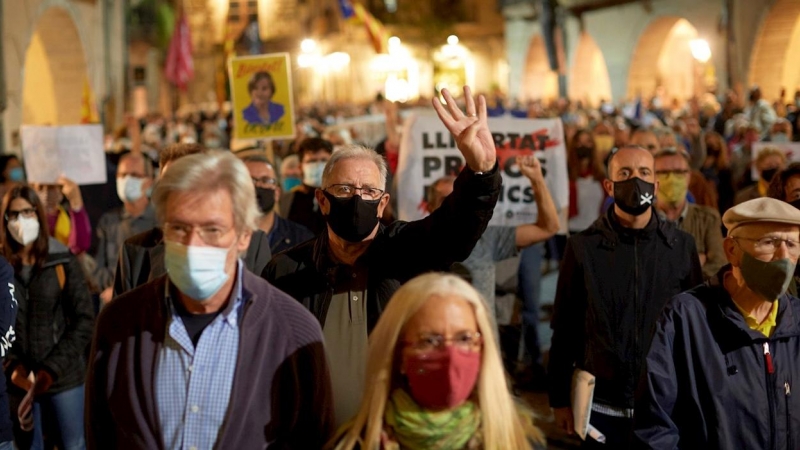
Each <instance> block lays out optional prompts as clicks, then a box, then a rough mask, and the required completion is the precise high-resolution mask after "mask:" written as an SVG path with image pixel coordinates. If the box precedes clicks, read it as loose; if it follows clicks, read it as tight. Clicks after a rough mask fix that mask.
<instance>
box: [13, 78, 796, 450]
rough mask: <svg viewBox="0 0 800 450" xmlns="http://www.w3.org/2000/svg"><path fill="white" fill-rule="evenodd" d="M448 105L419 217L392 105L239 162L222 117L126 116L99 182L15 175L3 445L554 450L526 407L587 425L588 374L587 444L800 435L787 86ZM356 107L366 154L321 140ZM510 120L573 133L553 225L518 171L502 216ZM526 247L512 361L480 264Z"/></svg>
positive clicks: (671, 444) (539, 184)
mask: <svg viewBox="0 0 800 450" xmlns="http://www.w3.org/2000/svg"><path fill="white" fill-rule="evenodd" d="M441 94H442V97H443V99H444V102H440V101H438V100H434V101H433V102H432V105H433V108H434V109H435V111H436V113H437V115H438V117H439V119H440V120H441V121H442V123H443V124H444V125H445V127H446V128H447V129H448V130H449V132H450V133H451V134H452V135H453V138H454V140H455V143H456V146H457V148H458V150H459V151H460V153H461V155H462V157H463V159H464V162H465V166H464V168H463V169H462V170H461V172H460V173H459V174H458V176H456V177H443V178H441V179H438V180H436V181H435V182H434V183H432V185H431V186H429V187H428V189H427V201H426V203H425V204H426V207H427V211H428V213H429V214H428V215H427V217H425V218H424V219H421V220H417V221H411V222H405V221H398V220H394V212H393V211H395V210H396V205H395V204H394V202H395V195H394V194H395V193H396V192H397V191H398V189H402V186H398V185H397V183H395V182H394V181H393V176H394V174H395V172H396V170H397V160H398V153H399V147H400V145H399V143H400V140H401V139H402V136H401V132H400V131H399V130H400V129H401V127H400V124H401V123H402V120H403V112H402V111H398V107H397V105H394V104H392V103H389V102H385V101H383V100H382V99H377V100H376V102H375V103H374V104H371V105H369V106H365V107H360V108H355V107H350V108H340V109H339V110H337V109H336V108H327V107H316V108H309V109H308V110H305V111H304V112H303V115H302V116H301V119H300V120H299V121H298V130H297V131H298V139H296V140H294V141H292V142H286V143H283V144H279V145H276V146H275V147H273V149H272V150H273V151H272V152H271V153H270V155H271V156H274V158H275V160H273V159H271V158H269V157H268V156H267V155H268V153H266V152H265V151H264V149H263V148H259V147H252V148H243V149H238V150H239V151H235V152H234V151H230V148H231V147H232V146H233V145H232V141H231V138H230V136H229V135H228V130H230V126H229V125H230V117H229V116H226V115H225V114H223V113H213V114H207V113H197V114H195V115H193V116H191V117H186V118H183V119H179V120H176V121H167V120H165V119H164V118H163V117H160V116H157V115H151V116H148V117H146V118H143V119H142V120H135V119H133V118H129V119H127V122H126V124H125V127H124V128H123V129H121V130H120V131H119V132H117V133H116V134H115V135H114V136H111V137H110V138H109V142H108V145H107V146H108V148H109V153H108V160H107V162H108V168H109V171H110V174H111V177H110V178H111V179H112V180H113V181H112V182H111V183H109V184H108V185H105V186H78V185H76V184H75V183H74V182H72V181H71V180H69V179H66V178H63V177H62V178H61V179H59V180H58V182H57V183H56V184H40V183H32V184H28V183H26V182H25V172H24V169H23V165H22V162H21V161H20V159H19V158H18V157H16V156H12V155H5V156H3V157H2V158H0V182H2V187H1V188H0V189H2V194H3V197H2V204H0V209H2V211H0V212H1V214H0V226H2V228H3V231H2V233H0V247H1V249H2V257H3V258H0V286H4V287H3V289H2V290H0V356H1V357H2V358H3V361H4V364H3V367H4V372H5V375H6V376H5V377H4V378H2V379H1V380H2V381H0V393H3V394H2V395H0V449H5V448H15V447H16V448H33V449H42V448H55V447H58V448H62V449H82V448H92V449H94V448H97V449H107V448H132V449H133V448H136V449H142V448H148V449H150V448H168V449H177V448H183V449H210V448H297V449H315V448H318V449H322V448H327V449H336V450H338V449H352V448H371V449H372V448H375V449H377V448H380V449H394V448H400V449H477V448H486V449H523V448H544V447H545V446H546V439H545V436H544V434H543V433H542V431H541V429H540V428H539V427H538V425H539V424H540V423H539V421H540V420H542V419H541V418H536V417H535V414H534V413H533V411H532V409H531V408H530V406H529V405H526V403H525V402H524V401H523V400H522V399H521V398H520V397H519V393H520V391H521V390H526V389H535V390H546V391H547V392H548V394H549V401H550V406H551V407H552V408H553V411H554V415H555V420H556V424H557V425H558V426H559V427H561V428H562V429H563V431H564V432H566V433H569V434H572V433H574V432H578V433H579V434H583V433H582V431H584V432H585V430H586V426H585V425H586V424H585V423H583V424H582V423H576V422H575V420H574V419H575V417H577V416H580V415H581V414H584V415H583V416H582V417H585V413H587V412H588V411H582V412H581V411H576V410H574V409H573V407H572V406H573V401H574V395H573V391H574V389H573V383H574V379H575V375H574V374H575V372H576V371H585V372H588V373H590V374H591V375H592V376H593V377H594V378H595V380H596V382H595V385H594V394H593V402H592V404H591V408H590V411H591V413H590V419H589V423H590V424H591V426H592V427H594V429H595V430H597V431H599V433H601V434H602V436H603V438H601V439H600V440H599V441H598V440H596V439H594V438H592V437H588V436H587V437H586V440H585V441H584V443H583V445H584V446H585V447H586V448H654V449H662V448H678V447H681V448H720V449H727V448H780V449H792V450H793V449H795V448H796V445H800V413H798V411H800V400H798V398H800V397H798V396H792V395H791V385H792V383H793V380H794V379H800V320H798V317H800V299H798V298H797V292H798V283H799V282H800V276H798V274H797V272H796V264H797V260H798V257H800V163H791V164H790V163H789V161H788V159H787V154H786V152H785V151H784V150H783V149H782V148H781V147H780V146H778V144H782V143H786V142H790V141H793V140H794V137H797V136H798V133H797V132H796V131H797V123H798V118H800V113H799V112H798V108H800V94H798V96H797V101H796V102H795V103H793V104H788V105H783V104H778V105H777V107H775V106H774V105H770V104H769V103H768V102H766V101H765V100H764V99H763V98H761V93H760V91H759V90H758V89H757V88H754V89H752V90H751V92H750V96H749V98H748V99H747V102H744V103H742V104H740V102H739V101H738V98H737V96H735V95H734V94H733V93H729V94H727V95H725V96H724V97H723V98H722V99H721V101H720V102H717V100H716V99H714V98H703V99H693V100H691V101H690V102H688V103H687V104H686V105H685V106H683V107H680V108H679V107H677V106H676V107H672V108H666V107H662V103H663V102H662V101H660V100H659V99H658V98H654V99H653V100H651V101H650V102H647V104H644V103H643V102H641V101H637V102H635V103H631V104H629V105H623V106H620V107H619V108H616V107H613V106H611V105H609V104H604V105H602V106H601V107H600V108H599V109H596V110H592V109H589V108H586V107H584V106H583V105H581V104H580V103H579V102H569V101H566V100H559V101H557V102H554V103H553V104H551V105H547V106H545V105H543V104H542V103H541V102H531V103H529V104H527V105H510V106H508V107H506V106H505V104H506V103H507V102H506V101H504V100H503V99H502V98H501V97H500V96H490V98H489V100H488V101H487V99H486V98H485V97H484V96H482V95H479V96H473V94H472V92H471V91H470V90H469V88H466V87H465V88H464V95H463V96H461V97H460V98H459V99H454V98H453V97H452V95H451V93H450V92H449V91H447V90H443V91H442V92H441ZM365 111H370V112H373V113H380V114H384V115H385V117H386V121H385V122H386V138H385V140H384V141H383V142H381V143H380V144H379V145H378V146H377V148H376V149H375V150H373V149H371V148H368V147H366V146H364V145H360V144H359V143H358V141H359V136H358V134H357V133H355V132H346V133H342V132H340V131H337V132H336V133H331V132H328V131H327V130H326V128H325V124H331V123H333V122H335V121H336V117H337V116H338V117H339V118H341V117H344V116H353V115H358V114H362V113H363V112H365ZM498 115H512V116H519V117H529V118H542V117H559V118H560V119H561V120H562V122H563V123H564V129H565V136H564V142H566V143H567V146H566V150H567V161H568V174H569V189H570V192H569V199H570V201H569V207H568V209H567V210H565V211H559V210H558V208H557V207H556V204H555V203H554V201H553V198H552V196H551V193H550V192H549V190H548V185H547V183H546V182H545V174H543V170H542V167H541V164H540V162H539V160H538V159H537V158H536V157H535V156H534V155H529V156H524V157H519V158H517V160H516V164H517V166H518V167H519V170H520V173H521V174H522V175H523V176H524V177H525V178H526V179H527V180H528V181H529V182H530V184H531V188H532V192H533V200H534V202H535V204H536V206H537V215H536V218H535V220H534V221H533V222H532V223H528V224H523V225H519V226H516V227H503V226H493V225H489V222H490V220H491V218H492V215H493V212H494V210H495V205H496V203H497V201H498V198H499V197H500V195H501V186H502V176H501V171H500V170H499V169H498V163H497V153H496V149H495V144H494V140H493V138H492V135H491V131H490V129H489V126H488V123H489V122H488V118H489V117H490V116H498ZM760 142H771V143H774V146H770V145H763V144H758V145H756V144H757V143H760ZM756 149H759V151H756ZM560 217H563V218H566V219H567V221H566V223H563V220H562V219H560ZM559 230H565V231H567V234H568V238H565V237H564V235H563V234H562V235H559V234H557V233H559ZM545 252H546V253H545ZM517 255H519V257H520V262H519V271H518V272H519V283H518V288H517V289H518V296H519V298H520V300H521V302H522V314H521V318H520V321H521V325H522V338H521V342H522V345H523V346H524V349H525V354H526V358H525V361H524V363H523V368H522V370H517V371H515V370H514V368H515V366H514V365H513V364H509V362H508V361H509V360H510V359H513V360H516V359H517V358H516V354H515V355H513V356H510V355H509V351H508V349H507V348H506V346H505V345H504V344H503V343H502V342H501V339H500V337H501V333H502V330H501V329H500V327H499V326H498V313H497V311H498V305H497V303H496V301H495V290H496V280H495V268H494V265H495V263H496V262H498V261H500V260H504V259H507V258H510V257H513V256H517ZM545 255H546V257H547V258H549V259H551V260H558V261H560V268H559V272H558V283H557V290H556V296H555V304H554V308H553V313H552V323H551V327H552V329H553V338H552V345H551V347H550V349H549V352H548V353H547V355H548V357H547V358H543V355H542V352H541V350H542V349H541V348H540V345H539V341H538V333H537V324H538V322H539V312H540V311H539V298H538V297H539V295H540V279H541V275H542V273H541V272H542V269H541V267H542V264H541V262H542V258H543V257H545ZM509 370H510V371H511V373H509ZM600 441H603V442H600Z"/></svg>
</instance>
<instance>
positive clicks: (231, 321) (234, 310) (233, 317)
mask: <svg viewBox="0 0 800 450" xmlns="http://www.w3.org/2000/svg"><path fill="white" fill-rule="evenodd" d="M243 267H244V261H242V260H241V259H240V260H239V261H238V262H237V263H236V281H235V282H234V284H233V290H232V291H231V297H230V298H229V299H228V304H227V306H225V309H223V310H222V312H221V313H220V315H219V317H218V318H216V319H214V321H217V320H219V319H220V318H222V320H224V321H225V322H226V323H227V324H228V325H230V326H232V327H236V326H237V325H238V323H239V311H240V310H241V308H240V306H241V304H242V298H243V294H242V292H243V291H242V268H243ZM167 280H169V278H167ZM174 286H175V285H173V284H172V282H171V281H170V282H167V284H166V287H165V290H166V292H165V294H164V300H165V301H166V302H167V306H168V307H169V313H170V317H169V318H168V323H169V325H167V327H168V330H169V333H170V335H171V336H173V337H175V336H177V329H176V328H175V327H177V326H178V324H180V326H181V327H182V326H183V322H182V321H181V320H180V317H179V316H178V312H177V311H176V310H175V304H173V303H172V294H171V293H172V288H173V287H174ZM175 289H177V288H175ZM212 323H213V322H212Z"/></svg>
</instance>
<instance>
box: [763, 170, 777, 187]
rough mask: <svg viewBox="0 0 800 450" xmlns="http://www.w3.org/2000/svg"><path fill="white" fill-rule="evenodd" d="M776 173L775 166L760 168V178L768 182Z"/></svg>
mask: <svg viewBox="0 0 800 450" xmlns="http://www.w3.org/2000/svg"><path fill="white" fill-rule="evenodd" d="M776 173H778V169H777V168H772V169H766V170H762V171H761V179H762V180H764V181H766V182H767V183H769V182H770V181H772V177H774V176H775V174H776Z"/></svg>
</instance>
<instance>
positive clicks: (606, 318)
mask: <svg viewBox="0 0 800 450" xmlns="http://www.w3.org/2000/svg"><path fill="white" fill-rule="evenodd" d="M701 282H702V272H701V269H700V260H699V258H698V256H697V250H696V248H695V244H694V239H693V238H692V237H691V236H690V235H689V234H687V233H685V232H683V231H680V230H679V229H677V228H676V227H675V225H673V224H671V223H669V222H667V221H664V220H662V219H660V218H659V217H658V214H656V212H655V211H653V215H652V218H651V219H650V222H649V223H648V224H647V226H646V227H645V228H643V229H640V230H634V229H629V228H623V227H622V226H621V225H620V224H619V221H618V219H617V217H616V214H615V213H614V209H613V208H611V209H609V210H608V211H607V212H606V214H605V215H604V216H601V217H600V218H599V219H597V221H596V222H595V223H594V224H593V225H592V226H591V227H589V228H588V229H586V230H585V231H583V232H581V233H578V234H576V235H574V236H572V237H571V238H570V239H569V240H568V241H567V247H566V250H565V254H564V260H563V261H562V267H561V269H560V272H559V277H558V286H557V290H556V299H555V310H554V314H553V319H552V323H551V327H552V329H553V340H552V347H551V349H550V363H549V367H548V376H549V378H550V383H549V386H550V387H549V394H550V405H551V406H552V407H554V408H558V407H566V406H569V405H570V389H571V380H572V372H573V370H574V369H575V367H578V368H580V369H583V370H586V371H588V372H590V373H592V374H593V375H594V376H595V377H596V380H597V384H596V386H595V391H594V400H595V402H597V403H601V404H604V405H609V406H613V407H618V408H633V405H634V403H633V401H634V391H635V389H636V385H637V382H638V379H639V376H640V374H641V371H642V367H643V365H644V359H645V357H646V356H647V350H648V349H649V345H650V339H651V337H652V333H653V329H654V326H655V323H656V320H657V319H658V316H659V314H660V312H661V309H662V308H663V307H664V305H665V304H666V303H667V301H668V300H669V299H670V298H671V297H672V296H673V295H676V294H678V293H680V292H683V291H685V290H687V289H690V288H692V287H694V286H696V285H698V284H700V283H701Z"/></svg>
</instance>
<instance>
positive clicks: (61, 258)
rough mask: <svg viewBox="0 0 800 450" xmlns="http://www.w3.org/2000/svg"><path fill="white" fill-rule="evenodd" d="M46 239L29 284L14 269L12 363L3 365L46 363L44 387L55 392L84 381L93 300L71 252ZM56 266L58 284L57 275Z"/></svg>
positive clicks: (30, 367) (32, 367) (40, 366)
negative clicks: (45, 249)
mask: <svg viewBox="0 0 800 450" xmlns="http://www.w3.org/2000/svg"><path fill="white" fill-rule="evenodd" d="M49 245H50V252H49V254H48V255H47V259H46V260H45V262H44V264H43V265H42V267H41V268H36V267H34V268H33V272H32V274H31V279H30V282H29V283H28V284H25V283H24V282H23V281H22V280H21V279H20V276H19V274H16V277H15V279H14V295H15V297H16V298H17V302H19V312H18V313H17V324H16V327H15V328H16V334H17V340H16V342H15V343H14V345H13V346H12V347H11V354H10V355H9V359H10V360H11V361H12V364H11V365H9V368H8V369H7V371H9V373H10V369H11V368H13V367H15V366H16V365H17V364H23V365H24V366H25V368H26V369H28V370H32V371H38V370H39V369H45V370H47V371H48V372H50V374H51V375H53V384H52V386H50V389H49V390H48V391H47V392H48V393H57V392H61V391H65V390H67V389H70V388H73V387H75V386H79V385H81V384H83V379H84V377H85V375H86V349H87V347H88V346H89V342H90V340H91V338H92V327H93V326H94V306H93V305H92V297H91V294H90V293H89V288H88V287H87V286H86V280H85V278H84V272H83V270H82V269H81V267H80V265H79V264H78V261H77V259H75V256H73V255H72V254H71V253H70V252H69V249H68V248H67V247H65V246H64V245H63V244H61V243H60V242H58V241H56V240H55V239H52V238H51V239H50V242H49ZM59 266H61V267H62V269H58V267H59ZM61 270H63V273H64V275H65V279H64V288H63V289H62V288H61V286H60V282H59V279H58V278H59V275H58V271H61Z"/></svg>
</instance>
